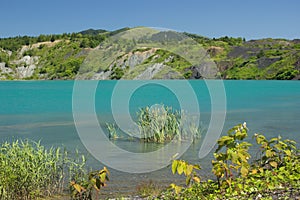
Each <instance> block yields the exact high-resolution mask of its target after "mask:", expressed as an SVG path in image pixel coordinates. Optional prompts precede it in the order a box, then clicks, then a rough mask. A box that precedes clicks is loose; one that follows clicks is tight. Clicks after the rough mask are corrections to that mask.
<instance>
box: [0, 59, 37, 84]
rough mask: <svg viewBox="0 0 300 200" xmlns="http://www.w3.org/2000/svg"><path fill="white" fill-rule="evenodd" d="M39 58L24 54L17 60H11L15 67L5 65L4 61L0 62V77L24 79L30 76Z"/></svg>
mask: <svg viewBox="0 0 300 200" xmlns="http://www.w3.org/2000/svg"><path fill="white" fill-rule="evenodd" d="M38 60H39V58H38V57H37V56H33V57H30V56H24V57H22V58H21V59H19V60H15V61H12V62H11V63H12V64H15V65H17V66H16V67H15V68H10V67H6V63H0V79H7V78H8V77H10V78H12V79H24V78H28V77H31V76H32V75H33V74H34V71H35V69H36V68H37V66H36V64H37V63H38Z"/></svg>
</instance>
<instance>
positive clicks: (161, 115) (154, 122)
mask: <svg viewBox="0 0 300 200" xmlns="http://www.w3.org/2000/svg"><path fill="white" fill-rule="evenodd" d="M188 118H189V117H188V116H187V114H186V113H183V111H181V112H179V111H177V110H173V109H172V108H171V107H168V106H164V105H160V106H156V107H154V108H153V107H151V108H149V107H148V106H147V107H145V108H141V109H140V110H139V112H138V113H137V124H138V127H139V130H140V133H141V140H142V141H143V142H155V143H165V142H169V141H171V140H173V139H176V140H178V141H181V140H194V139H199V138H200V136H201V132H202V131H201V130H200V129H199V128H197V126H196V122H195V120H193V119H188ZM190 118H192V117H191V116H190ZM106 125H107V130H108V133H109V138H110V139H118V138H126V136H122V133H118V130H117V129H116V128H115V127H116V126H115V125H114V124H109V123H107V124H106ZM187 126H188V128H187ZM127 138H128V136H127ZM129 138H130V139H132V137H131V136H130V137H129Z"/></svg>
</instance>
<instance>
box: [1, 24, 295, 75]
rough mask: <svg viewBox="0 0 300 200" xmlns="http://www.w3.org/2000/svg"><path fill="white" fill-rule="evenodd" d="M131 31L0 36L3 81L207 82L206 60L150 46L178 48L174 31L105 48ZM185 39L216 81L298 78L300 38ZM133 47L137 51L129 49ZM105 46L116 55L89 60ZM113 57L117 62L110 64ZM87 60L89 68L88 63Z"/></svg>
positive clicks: (112, 61)
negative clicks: (213, 70)
mask: <svg viewBox="0 0 300 200" xmlns="http://www.w3.org/2000/svg"><path fill="white" fill-rule="evenodd" d="M128 30H131V29H129V28H123V29H120V30H116V31H112V32H110V31H106V30H93V29H89V30H85V31H82V32H79V33H71V34H69V33H64V34H61V35H40V36H38V37H28V36H23V37H13V38H1V39H0V79H1V80H22V79H26V80H28V79H45V80H53V79H74V78H76V77H77V78H83V79H183V78H184V79H196V78H197V79H198V78H207V77H203V76H202V75H203V73H206V72H207V68H208V67H207V65H208V64H207V62H206V61H205V62H204V64H202V65H193V64H191V63H190V62H188V61H187V60H186V59H184V58H183V57H181V56H179V55H176V54H174V53H172V51H171V50H170V51H168V50H164V49H160V48H155V47H154V46H153V45H150V43H149V41H151V44H153V43H159V42H161V40H162V39H163V38H165V37H166V36H168V38H172V39H171V40H172V41H171V43H172V42H173V43H174V44H175V42H174V41H176V40H175V39H176V37H178V35H176V34H175V33H174V32H170V31H164V32H159V33H156V32H153V33H151V37H149V38H147V40H146V39H145V38H139V39H136V38H135V37H136V36H134V37H133V39H132V40H130V42H128V41H121V42H120V41H119V42H117V43H111V44H109V45H110V46H109V45H108V46H105V45H104V47H103V44H107V41H110V39H111V38H113V37H114V36H115V35H118V34H122V33H126V32H127V31H128ZM181 35H185V36H186V37H189V38H193V40H194V41H196V42H197V43H199V44H200V45H201V46H202V47H203V48H204V50H205V52H206V53H208V55H209V56H210V58H211V59H212V60H213V61H214V63H215V66H216V67H217V70H218V73H217V78H223V79H279V80H291V79H297V80H299V79H300V39H299V40H298V39H295V40H286V39H271V38H268V39H260V40H250V41H245V40H244V39H242V38H231V37H222V38H207V37H202V36H199V35H195V34H189V33H183V34H182V33H181ZM174 38H175V39H174ZM136 43H138V45H137V44H136ZM161 43H162V42H161ZM99 44H101V45H102V46H99ZM134 45H136V46H138V47H139V48H135V49H133V48H130V47H132V46H134ZM175 45H176V44H175ZM103 48H106V49H105V50H106V51H107V50H109V49H110V48H113V49H114V50H115V52H114V53H112V54H111V55H103V58H104V57H105V56H106V57H107V58H106V59H105V60H97V59H98V57H99V55H97V56H98V57H97V56H94V58H92V59H91V55H92V54H93V52H95V51H97V50H98V51H102V50H103ZM173 50H174V49H173ZM173 52H174V51H173ZM115 54H118V56H116V55H115ZM114 55H115V56H116V59H114V60H111V59H110V57H113V56H114ZM91 60H92V61H91ZM87 61H88V64H86V63H85V62H87ZM83 63H84V64H83ZM82 66H85V67H82ZM204 70H205V72H204Z"/></svg>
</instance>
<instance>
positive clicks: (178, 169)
mask: <svg viewBox="0 0 300 200" xmlns="http://www.w3.org/2000/svg"><path fill="white" fill-rule="evenodd" d="M177 172H178V174H179V175H181V174H182V172H183V166H182V164H181V163H180V164H179V166H178V167H177Z"/></svg>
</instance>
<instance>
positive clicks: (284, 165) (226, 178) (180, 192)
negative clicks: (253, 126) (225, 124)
mask: <svg viewBox="0 0 300 200" xmlns="http://www.w3.org/2000/svg"><path fill="white" fill-rule="evenodd" d="M247 133H248V128H247V127H246V123H244V124H239V125H237V126H235V127H233V128H232V129H230V130H229V131H228V133H227V135H226V136H222V137H221V138H220V139H219V140H218V142H217V143H218V147H217V149H216V151H215V153H214V156H215V160H213V161H212V165H213V168H212V172H213V174H214V175H215V177H216V179H215V180H207V181H203V182H197V181H195V182H193V183H192V184H191V185H188V187H179V186H177V185H175V184H171V186H172V189H173V190H169V191H166V192H163V193H162V194H161V196H160V198H162V199H273V198H276V199H294V198H296V197H299V196H300V154H299V150H298V149H297V147H296V143H295V141H292V140H289V139H285V140H283V139H282V138H281V137H280V136H279V137H276V138H272V139H270V140H268V139H266V137H265V136H263V135H261V134H255V135H254V138H255V141H256V143H257V144H258V145H259V153H258V155H259V158H258V159H256V160H254V161H253V163H249V158H250V154H249V152H248V150H249V148H250V146H251V144H250V143H248V142H244V141H243V140H244V139H246V137H247ZM179 163H180V166H183V167H182V168H181V167H180V169H179V168H178V167H177V166H179V165H178V164H179ZM175 166H176V167H175ZM187 166H189V167H190V168H192V167H191V166H192V165H191V166H190V164H188V163H187V162H185V161H173V164H172V172H173V173H174V171H175V172H178V173H179V172H181V173H182V172H183V170H184V169H185V170H187V169H188V167H187Z"/></svg>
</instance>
